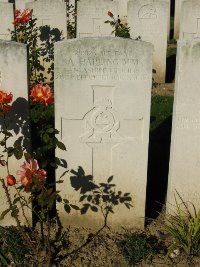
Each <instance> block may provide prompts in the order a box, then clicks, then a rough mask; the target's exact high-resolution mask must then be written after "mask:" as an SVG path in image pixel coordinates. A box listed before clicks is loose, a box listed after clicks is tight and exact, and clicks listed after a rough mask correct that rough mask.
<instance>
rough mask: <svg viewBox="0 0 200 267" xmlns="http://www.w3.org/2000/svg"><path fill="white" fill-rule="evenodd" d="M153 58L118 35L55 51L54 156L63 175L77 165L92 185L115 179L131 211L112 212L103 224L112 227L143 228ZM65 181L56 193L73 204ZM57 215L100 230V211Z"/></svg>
mask: <svg viewBox="0 0 200 267" xmlns="http://www.w3.org/2000/svg"><path fill="white" fill-rule="evenodd" d="M152 52H153V48H152V45H151V44H149V43H146V42H141V41H135V40H130V39H123V38H117V37H101V38H82V39H76V40H73V41H63V42H59V43H56V45H55V121H56V128H57V129H58V130H59V131H60V136H59V137H60V138H61V140H62V142H64V143H65V144H66V147H67V151H66V152H63V151H61V150H57V151H56V156H57V157H59V158H62V159H65V160H66V161H67V163H68V168H69V169H74V170H77V168H78V166H82V167H83V169H84V170H85V173H86V174H87V175H88V174H92V175H93V176H94V179H95V181H96V182H106V181H107V179H108V177H109V176H111V175H114V180H113V183H114V184H116V185H117V188H118V190H122V191H123V192H124V193H125V192H128V193H131V196H132V199H133V205H134V208H132V209H131V210H128V209H126V207H125V206H124V207H121V206H120V207H117V208H116V210H115V213H114V214H113V216H111V218H110V219H109V222H110V223H111V224H112V225H113V226H121V225H123V226H129V227H131V226H137V227H140V228H143V226H144V216H145V196H146V175H147V156H148V137H149V118H150V98H151V79H152ZM62 171H63V170H62V169H58V170H57V180H58V179H59V177H60V175H61V173H62ZM69 176H70V173H68V174H67V177H65V178H64V184H60V186H59V187H58V188H57V189H58V190H60V191H61V195H62V196H63V198H67V199H69V200H70V201H71V202H72V203H73V204H78V201H79V197H80V195H79V193H77V192H75V191H74V189H73V188H72V187H71V185H70V179H69ZM80 182H81V181H80ZM58 209H59V215H60V218H61V220H62V223H63V224H65V225H66V224H68V223H72V224H73V225H77V224H82V225H87V226H91V227H92V226H97V225H100V224H101V225H102V224H103V218H102V215H101V214H100V213H98V214H96V213H91V212H89V213H88V214H86V215H79V213H78V212H73V213H71V214H69V215H68V214H66V212H65V211H64V209H63V206H62V205H59V206H58Z"/></svg>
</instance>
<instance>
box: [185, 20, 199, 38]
mask: <svg viewBox="0 0 200 267" xmlns="http://www.w3.org/2000/svg"><path fill="white" fill-rule="evenodd" d="M197 37H200V18H197V27H196V31H195V32H183V38H185V39H190V38H197Z"/></svg>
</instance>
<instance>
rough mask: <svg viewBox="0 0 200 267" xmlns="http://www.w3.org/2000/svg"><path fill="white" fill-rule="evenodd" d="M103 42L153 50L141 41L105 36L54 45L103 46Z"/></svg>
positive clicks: (66, 41) (71, 40) (75, 39)
mask: <svg viewBox="0 0 200 267" xmlns="http://www.w3.org/2000/svg"><path fill="white" fill-rule="evenodd" d="M104 42H107V43H108V42H112V43H118V44H120V43H121V44H123V43H126V44H135V45H140V46H144V47H149V48H151V49H153V44H152V43H150V42H146V41H142V40H135V39H131V38H122V37H110V36H105V37H82V38H74V39H67V40H63V41H59V42H56V43H55V46H59V45H65V44H70V43H83V44H85V43H88V44H89V43H100V44H104Z"/></svg>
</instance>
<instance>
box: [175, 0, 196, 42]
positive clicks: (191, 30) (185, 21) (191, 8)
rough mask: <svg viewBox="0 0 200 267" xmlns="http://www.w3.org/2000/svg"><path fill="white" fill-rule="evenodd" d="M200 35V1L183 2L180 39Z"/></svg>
mask: <svg viewBox="0 0 200 267" xmlns="http://www.w3.org/2000/svg"><path fill="white" fill-rule="evenodd" d="M196 37H200V1H198V0H190V1H184V2H183V3H182V9H181V19H180V34H179V39H192V38H196Z"/></svg>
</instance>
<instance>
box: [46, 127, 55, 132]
mask: <svg viewBox="0 0 200 267" xmlns="http://www.w3.org/2000/svg"><path fill="white" fill-rule="evenodd" d="M46 132H47V133H54V129H53V128H49V129H47V130H46Z"/></svg>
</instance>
